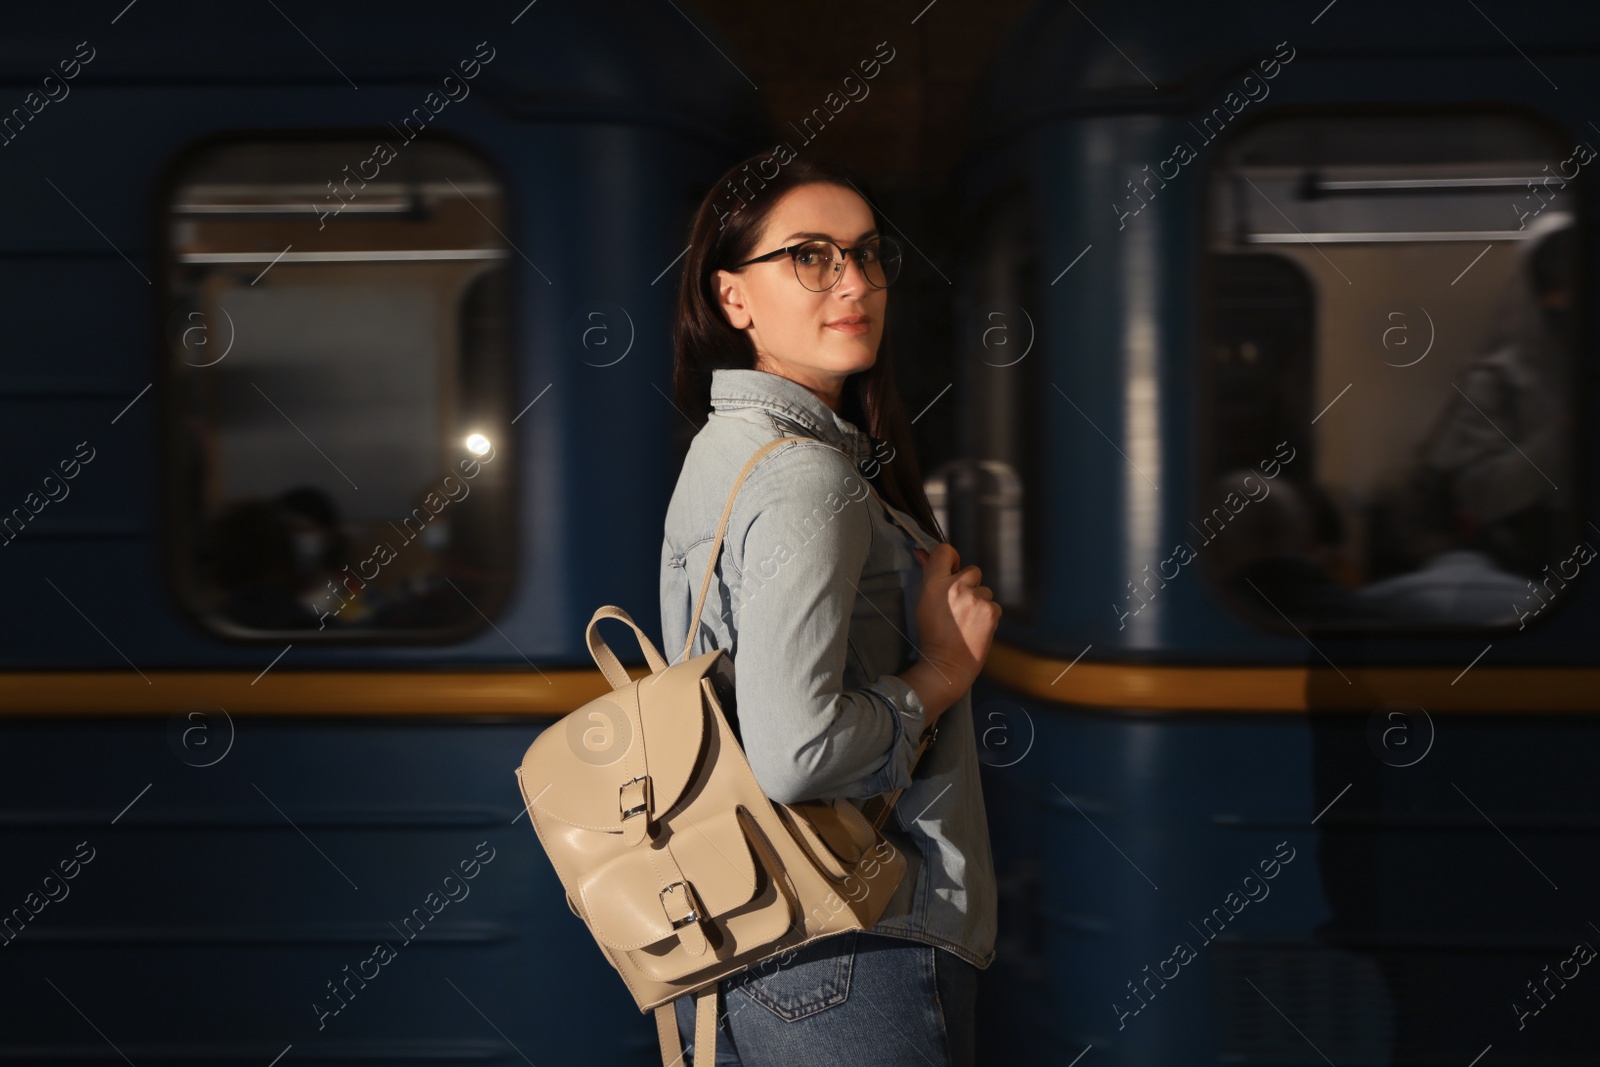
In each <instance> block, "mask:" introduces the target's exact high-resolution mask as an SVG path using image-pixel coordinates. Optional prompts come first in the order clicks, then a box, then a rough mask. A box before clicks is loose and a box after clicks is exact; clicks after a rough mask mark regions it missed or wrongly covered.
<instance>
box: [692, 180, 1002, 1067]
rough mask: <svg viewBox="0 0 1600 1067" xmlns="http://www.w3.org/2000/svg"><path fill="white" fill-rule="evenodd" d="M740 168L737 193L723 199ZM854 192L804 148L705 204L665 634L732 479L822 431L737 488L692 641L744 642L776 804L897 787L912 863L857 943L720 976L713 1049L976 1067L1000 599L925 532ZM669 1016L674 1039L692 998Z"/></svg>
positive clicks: (876, 260) (745, 733) (989, 925)
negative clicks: (766, 449) (993, 652)
mask: <svg viewBox="0 0 1600 1067" xmlns="http://www.w3.org/2000/svg"><path fill="white" fill-rule="evenodd" d="M752 173H754V174H756V175H759V176H760V179H765V178H766V175H768V174H769V173H770V174H773V175H774V177H772V178H771V179H768V180H765V181H761V180H760V179H757V180H750V179H749V178H748V176H749V175H751V174H752ZM741 176H745V177H746V183H745V185H744V187H743V190H744V194H745V196H748V197H749V199H748V200H746V199H745V197H744V196H741V197H739V198H738V201H737V207H736V208H734V209H733V210H727V209H728V208H729V207H730V205H729V204H727V203H725V202H719V196H720V194H722V190H723V189H724V188H727V189H732V188H733V187H734V186H733V184H732V182H733V181H734V180H735V179H737V178H739V177H741ZM758 185H759V188H757V187H756V186H758ZM860 186H862V183H861V182H860V181H859V180H855V181H854V183H853V184H852V179H851V178H850V177H848V176H847V175H846V173H845V172H843V171H842V170H840V169H839V168H837V167H836V166H831V165H826V164H821V163H816V162H803V161H791V162H785V161H784V160H783V159H781V158H777V157H774V156H772V155H770V154H765V153H764V154H762V155H759V156H756V157H754V158H753V159H750V160H748V161H747V162H746V163H741V164H740V165H739V166H737V167H735V168H734V169H733V170H730V171H729V172H728V174H727V175H726V176H725V177H724V180H723V181H719V182H718V183H717V185H715V186H713V188H712V192H711V193H710V194H708V195H707V196H706V198H705V200H704V201H703V202H702V203H701V205H700V209H699V212H698V214H697V215H696V217H695V220H694V223H693V227H692V231H691V243H690V247H689V252H688V256H687V262H686V265H685V269H684V275H683V282H682V285H681V288H680V291H679V298H678V307H677V314H676V320H675V323H674V333H675V342H676V348H677V364H676V368H675V371H674V388H675V391H676V393H677V404H678V406H679V408H680V409H681V410H682V411H683V412H684V413H685V414H686V415H687V416H688V417H689V418H690V419H691V421H693V422H694V423H695V424H696V425H698V426H699V427H700V429H699V432H698V433H697V434H696V435H695V438H694V440H693V441H692V442H691V444H690V447H689V451H688V455H687V457H686V458H685V460H684V465H683V471H682V473H681V475H680V476H679V479H678V484H677V488H676V490H675V491H674V493H673V497H672V501H671V504H670V505H669V507H668V509H667V518H666V531H665V538H664V542H663V544H662V559H661V613H662V636H663V640H664V642H665V644H664V647H666V648H668V649H673V648H679V649H681V648H682V647H683V644H684V639H685V636H686V635H687V634H688V632H689V628H690V625H691V623H690V620H689V618H688V615H689V612H690V611H691V610H692V609H693V604H694V599H695V596H696V595H697V594H698V592H699V584H700V581H701V578H702V576H703V574H704V572H705V568H706V564H707V561H708V559H709V553H710V549H711V542H712V539H713V537H714V535H715V533H716V527H717V522H718V520H719V519H720V517H721V513H722V510H723V507H724V505H725V503H726V500H727V496H728V492H729V490H730V489H731V488H732V485H733V479H734V476H735V475H736V473H737V472H738V470H739V469H740V468H741V467H742V466H743V465H744V463H745V461H746V460H747V459H748V458H749V457H750V455H751V454H752V453H753V452H754V451H755V450H756V449H757V448H758V447H759V446H760V445H762V444H763V443H765V442H767V441H770V440H773V439H774V438H777V437H783V436H790V435H799V436H803V437H808V438H812V439H814V440H815V441H818V442H821V444H820V445H818V444H812V443H810V442H804V443H799V442H797V443H791V444H786V445H783V446H780V447H779V448H776V449H774V450H773V451H772V452H771V453H769V454H768V455H767V457H766V458H765V459H764V460H762V462H761V463H759V464H758V465H757V466H756V467H755V469H754V470H752V471H751V472H750V474H749V476H748V477H747V478H746V479H745V482H744V485H743V487H742V488H741V489H740V491H739V495H738V497H737V499H736V502H735V506H734V509H733V511H732V513H731V515H730V518H729V522H728V528H727V533H726V537H725V540H724V542H723V547H722V554H721V557H720V559H719V562H718V564H717V570H716V575H717V579H718V580H716V581H714V582H713V583H712V587H711V591H710V594H709V596H708V597H707V602H706V607H705V610H704V613H703V615H702V617H701V618H700V619H697V620H694V622H693V625H694V628H695V642H694V645H693V647H692V648H691V651H690V654H691V655H700V654H702V653H704V652H706V651H709V650H710V649H713V648H727V649H728V650H729V652H730V655H732V657H733V660H734V665H735V679H736V682H735V685H736V692H735V708H736V710H735V712H734V714H735V716H736V718H737V720H738V727H737V728H738V730H739V731H740V737H741V742H742V744H743V746H744V750H745V754H746V756H747V757H748V758H749V761H750V765H751V768H752V769H753V770H754V772H755V775H756V779H757V781H758V782H759V783H760V785H761V787H762V790H763V792H765V793H766V794H767V795H768V796H769V797H771V798H772V799H774V800H777V801H780V802H783V803H797V802H799V801H802V800H814V799H829V798H836V797H850V798H854V799H857V800H865V799H866V798H869V797H873V796H876V795H878V794H881V793H886V792H890V791H892V790H894V789H897V788H904V792H903V793H902V794H901V796H900V799H899V802H898V803H897V804H896V806H895V808H894V811H893V813H892V814H891V816H890V819H889V821H888V822H887V823H886V824H885V827H884V832H885V834H886V835H887V836H888V838H889V840H890V841H891V842H892V843H893V844H894V845H895V846H896V847H897V848H899V849H900V850H901V851H902V852H903V853H904V854H905V856H906V858H907V861H908V862H907V871H906V876H905V879H904V881H903V882H902V883H901V884H900V886H899V887H898V889H897V890H896V893H895V895H894V898H893V899H892V900H891V902H890V904H889V908H888V910H887V912H886V913H885V914H884V916H883V918H882V919H881V920H880V921H879V922H878V923H877V924H876V925H875V926H874V927H873V928H872V930H871V931H870V932H855V931H853V932H851V933H847V934H842V935H838V936H835V937H828V938H823V939H821V940H819V941H815V942H812V943H810V944H807V945H805V946H803V947H801V948H800V949H798V950H797V951H796V952H795V953H794V955H793V958H792V962H790V963H789V964H787V965H786V966H783V967H781V968H774V967H772V966H767V967H763V968H751V969H749V970H747V971H745V972H743V973H741V974H740V975H736V976H732V977H730V978H728V979H725V980H724V981H723V982H722V983H721V984H720V987H719V994H720V996H721V1003H720V1012H719V1014H720V1018H719V1023H718V1032H719V1036H718V1042H717V1057H716V1061H715V1062H716V1063H718V1064H743V1065H746V1067H765V1065H783V1067H794V1065H801V1064H805V1065H811V1064H817V1065H821V1064H851V1065H853V1067H857V1065H899V1064H906V1065H913V1064H914V1065H917V1067H926V1065H927V1064H935V1065H945V1064H951V1065H954V1064H971V1063H972V1062H973V1059H974V1034H973V1014H974V995H975V991H976V981H977V971H978V970H979V969H981V968H986V967H988V966H989V964H990V963H991V962H992V961H993V959H994V940H995V880H994V864H993V860H992V859H991V856H990V852H989V836H988V828H987V824H986V822H985V815H984V806H983V796H982V792H981V786H980V782H979V776H978V759H977V748H976V744H975V742H974V739H973V724H972V707H971V695H970V693H969V689H970V687H971V685H972V683H973V681H974V680H976V678H977V676H978V673H979V671H980V670H981V668H982V665H983V661H984V659H985V658H986V657H987V656H988V653H989V646H990V643H991V641H992V639H993V636H994V630H995V626H996V625H997V623H998V621H999V616H1000V606H999V605H998V604H996V603H995V602H994V598H993V594H992V593H991V592H990V590H989V589H988V588H987V587H985V586H983V585H981V584H979V583H980V581H981V577H982V576H981V573H980V572H979V569H978V568H977V567H975V566H967V567H960V566H959V564H960V560H959V558H958V556H957V553H956V550H955V549H954V548H953V547H952V546H950V545H948V544H944V543H942V541H941V539H940V538H936V537H932V536H929V534H928V533H927V531H928V530H937V529H938V524H937V523H936V522H935V521H934V518H933V514H932V510H931V509H930V508H929V506H928V500H927V496H926V494H925V493H924V492H923V490H922V485H921V476H920V474H919V473H918V470H917V464H916V460H915V458H914V456H913V455H912V449H911V440H910V431H909V425H908V423H907V422H906V419H905V415H904V413H903V411H902V409H901V406H900V402H899V398H898V396H897V395H896V393H895V388H894V378H893V373H892V368H891V367H890V365H889V361H888V352H887V349H886V348H884V347H883V344H882V342H883V331H884V309H885V305H886V303H887V293H886V288H887V286H888V285H889V284H890V283H892V282H893V281H894V277H895V275H896V274H897V273H898V267H899V253H898V249H897V248H896V246H895V245H894V243H893V241H892V240H890V239H889V238H887V237H881V236H880V235H879V234H878V229H877V222H876V220H875V219H874V217H873V213H872V209H871V207H870V205H869V203H868V201H867V200H866V199H864V198H863V195H862V194H860V193H858V192H857V191H856V188H857V187H860ZM729 199H731V198H729ZM827 241H831V242H833V243H832V244H831V245H830V244H825V243H820V242H827ZM868 479H870V480H871V482H872V484H873V486H874V487H875V488H876V490H877V494H878V495H881V496H882V497H883V498H884V500H886V501H887V502H888V504H889V505H890V509H891V510H890V511H886V510H885V508H884V506H883V505H882V504H881V503H880V501H879V499H878V496H877V495H874V494H873V493H872V492H871V491H869V489H868V487H867V484H866V480H868ZM958 568H959V569H958ZM935 722H937V723H938V724H939V730H938V733H937V735H936V738H935V740H934V741H933V743H932V744H931V745H930V747H929V748H928V749H927V751H926V753H925V754H924V755H923V757H922V759H921V761H920V762H918V763H917V764H916V767H915V775H914V776H913V775H912V773H911V771H912V767H911V764H912V760H913V758H914V757H915V754H916V751H917V747H918V744H919V741H920V740H921V738H922V737H923V735H924V731H925V730H926V729H929V728H931V727H932V726H933V724H934V723H935ZM676 1007H677V1012H678V1020H679V1028H680V1031H681V1032H682V1037H683V1041H684V1043H685V1045H686V1047H687V1045H688V1043H689V1042H690V1041H691V1039H692V1037H693V1016H694V1012H693V998H691V997H688V996H685V997H681V998H679V1000H678V1001H677V1004H676ZM710 1062H711V1061H710V1058H709V1057H707V1058H706V1062H705V1063H701V1062H699V1060H698V1058H697V1059H696V1067H708V1064H709V1063H710Z"/></svg>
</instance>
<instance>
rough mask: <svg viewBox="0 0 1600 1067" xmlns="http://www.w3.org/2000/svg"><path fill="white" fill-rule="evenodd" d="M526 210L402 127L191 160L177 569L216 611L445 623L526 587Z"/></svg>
mask: <svg viewBox="0 0 1600 1067" xmlns="http://www.w3.org/2000/svg"><path fill="white" fill-rule="evenodd" d="M396 142H398V143H396ZM506 210H507V205H506V202H505V191H504V188H503V187H502V185H501V183H500V182H499V181H498V180H497V179H496V177H495V176H494V175H493V174H492V172H491V171H490V170H489V169H488V167H487V166H486V165H485V164H484V163H483V162H482V161H481V160H479V159H478V158H477V157H476V156H475V155H473V154H472V153H470V152H467V151H466V150H464V149H462V148H460V147H458V146H456V145H455V144H453V143H449V142H441V141H434V142H430V141H428V140H426V139H423V138H418V139H416V140H415V141H413V142H405V141H401V140H399V138H397V137H395V136H394V135H393V134H392V133H391V134H388V135H379V136H378V140H377V144H376V145H375V144H374V142H373V141H371V140H271V141H265V140H262V141H251V142H248V143H246V142H231V143H223V144H216V145H212V146H210V147H209V148H207V149H204V150H202V151H200V152H197V153H195V154H193V155H191V156H190V157H188V159H187V160H186V161H185V162H184V163H183V164H182V165H181V166H180V168H179V170H178V172H177V173H176V175H175V180H174V181H173V183H172V185H171V187H170V194H169V199H168V202H167V205H166V217H165V220H164V223H165V238H166V241H167V250H166V256H167V261H166V270H165V282H166V284H165V287H164V293H165V299H166V302H167V303H166V308H165V316H166V325H167V333H166V349H165V374H166V386H167V391H168V413H169V434H170V436H169V450H168V458H169V467H168V474H169V479H168V484H169V513H170V514H171V515H172V516H173V521H172V523H171V524H170V527H169V529H170V532H171V538H170V540H171V547H170V552H171V557H170V564H171V568H172V573H173V576H174V579H175V583H176V586H177V589H178V592H179V595H180V598H181V599H182V601H183V602H184V604H185V605H186V606H187V607H188V608H189V609H190V610H191V611H192V612H193V613H194V614H195V615H196V616H197V617H198V618H200V619H201V620H203V621H204V622H205V623H206V624H207V625H208V626H210V627H211V628H213V629H214V630H217V631H219V632H221V633H225V634H228V635H230V636H235V637H251V636H260V637H263V638H264V637H268V636H277V635H283V634H292V635H293V640H295V641H301V640H309V639H311V638H312V637H313V636H314V637H316V638H318V639H323V640H330V639H331V640H339V639H345V638H366V639H379V640H396V639H408V640H441V639H449V638H454V637H459V636H462V635H464V634H466V633H468V632H471V631H474V630H477V629H478V628H480V627H482V626H483V625H485V622H486V617H487V616H489V615H491V614H493V613H494V611H495V610H496V609H497V607H498V606H499V605H500V603H501V602H502V601H503V599H504V597H505V595H506V591H507V586H508V578H509V572H510V567H511V562H512V528H511V517H512V501H511V499H510V492H511V486H512V485H513V481H512V478H511V476H510V475H511V471H510V469H509V468H510V465H511V456H510V449H509V448H508V447H506V445H507V436H508V430H509V425H508V424H509V416H508V414H507V411H506V407H505V405H506V404H507V402H508V399H507V398H508V396H509V395H510V389H509V373H510V333H509V292H508V282H509V279H508V277H507V274H508V268H507V263H506V259H507V254H506V253H507V249H506V239H505V237H504V236H503V231H504V230H505V229H506V222H505V216H506Z"/></svg>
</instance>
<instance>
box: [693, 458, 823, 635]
mask: <svg viewBox="0 0 1600 1067" xmlns="http://www.w3.org/2000/svg"><path fill="white" fill-rule="evenodd" d="M789 441H812V442H813V443H816V444H821V443H822V442H820V441H816V440H815V439H814V438H810V437H778V438H775V439H773V440H771V441H768V442H767V443H766V444H764V445H762V446H761V447H760V448H758V449H756V451H755V454H754V455H753V456H751V457H750V458H749V459H748V460H746V461H745V464H744V466H743V467H742V468H740V470H739V473H738V475H737V476H736V477H735V478H734V479H733V488H732V489H730V490H729V491H728V502H727V503H726V504H724V505H723V507H722V518H721V519H719V520H717V536H716V538H715V539H713V540H712V542H711V558H710V559H708V560H706V574H705V577H704V578H702V579H701V580H700V595H699V596H697V597H695V600H694V611H693V612H691V613H690V615H689V626H688V630H689V632H688V633H687V634H685V635H684V639H683V655H681V656H679V657H678V659H679V660H680V661H682V660H686V659H688V658H689V650H690V649H691V648H693V647H694V636H695V634H697V633H699V632H700V612H702V611H703V610H705V606H706V593H707V592H709V591H710V589H711V574H712V572H713V571H715V570H716V567H717V557H718V556H719V555H720V554H721V552H722V538H723V535H724V534H726V533H727V532H728V518H729V517H730V516H731V515H732V514H733V501H734V498H735V497H737V496H738V495H739V487H740V486H742V485H744V480H745V478H746V477H748V476H749V474H750V472H751V471H753V470H755V467H756V464H757V463H760V462H761V461H762V460H763V459H765V458H766V455H767V453H768V452H771V451H772V450H773V449H774V448H777V447H778V446H779V445H781V444H785V443H787V442H789Z"/></svg>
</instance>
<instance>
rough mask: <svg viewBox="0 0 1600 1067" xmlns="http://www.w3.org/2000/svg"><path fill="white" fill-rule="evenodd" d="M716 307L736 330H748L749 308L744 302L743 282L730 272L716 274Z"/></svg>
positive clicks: (722, 271) (723, 271) (724, 271)
mask: <svg viewBox="0 0 1600 1067" xmlns="http://www.w3.org/2000/svg"><path fill="white" fill-rule="evenodd" d="M716 285H717V306H718V307H720V308H721V309H722V314H723V315H724V316H726V317H727V319H728V322H729V324H730V325H732V326H733V328H734V329H736V330H747V329H749V328H750V322H751V314H750V308H749V306H748V304H747V303H746V301H745V291H744V280H743V279H742V278H740V277H739V276H738V275H737V274H734V273H733V272H731V271H726V270H719V271H717V273H716Z"/></svg>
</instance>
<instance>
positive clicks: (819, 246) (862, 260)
mask: <svg viewBox="0 0 1600 1067" xmlns="http://www.w3.org/2000/svg"><path fill="white" fill-rule="evenodd" d="M785 254H787V255H789V256H792V257H793V259H794V276H795V277H796V278H798V279H799V280H800V284H801V285H803V286H805V287H806V288H807V289H810V290H811V291H812V292H814V293H825V292H827V291H828V290H829V289H832V288H833V287H834V286H835V285H837V284H838V283H839V279H840V278H842V277H844V257H845V256H851V257H853V258H854V259H855V261H856V265H857V266H858V267H860V268H861V274H862V277H864V278H866V279H867V284H868V285H870V286H872V287H873V288H874V289H887V288H888V287H889V285H890V284H892V283H893V282H894V280H895V279H896V278H898V277H899V276H900V259H901V257H900V246H899V245H898V244H896V243H895V241H894V240H893V239H892V238H889V237H875V238H873V239H872V240H870V241H868V242H866V243H865V244H862V245H859V246H857V247H855V248H840V247H839V245H838V244H837V243H836V242H833V241H828V240H822V239H816V240H811V241H806V242H804V243H803V244H797V245H789V246H788V247H786V248H779V249H775V250H774V251H771V252H768V253H766V254H765V255H760V256H757V257H755V258H754V259H747V260H745V261H744V262H743V263H740V264H738V265H737V266H734V267H730V268H728V269H730V270H739V269H740V268H741V267H748V266H749V265H750V264H752V263H761V262H763V261H764V260H768V259H771V258H772V257H774V256H781V255H785Z"/></svg>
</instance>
